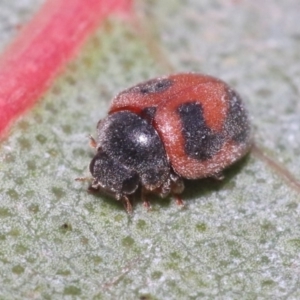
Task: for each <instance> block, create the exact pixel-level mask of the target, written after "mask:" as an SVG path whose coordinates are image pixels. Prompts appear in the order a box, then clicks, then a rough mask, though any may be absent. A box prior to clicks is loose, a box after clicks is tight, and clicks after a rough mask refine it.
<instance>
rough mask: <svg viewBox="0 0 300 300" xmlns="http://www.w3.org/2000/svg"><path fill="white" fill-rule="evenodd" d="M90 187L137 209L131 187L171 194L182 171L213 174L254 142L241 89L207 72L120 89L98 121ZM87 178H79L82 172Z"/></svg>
mask: <svg viewBox="0 0 300 300" xmlns="http://www.w3.org/2000/svg"><path fill="white" fill-rule="evenodd" d="M90 138H91V140H90V144H91V146H93V147H94V148H96V155H95V156H94V158H93V159H92V161H91V163H90V166H89V168H90V172H91V174H92V178H91V179H92V183H91V185H90V188H89V190H90V191H101V192H104V193H106V194H109V195H111V196H113V197H114V198H115V199H116V200H120V201H122V202H123V203H124V206H125V208H126V210H127V211H128V212H131V211H132V205H131V201H130V197H131V195H133V194H135V193H136V191H137V190H138V188H139V187H141V191H142V192H141V193H142V198H143V200H144V205H145V206H146V207H148V208H150V203H149V202H148V200H147V194H149V193H153V194H158V195H159V196H161V197H165V196H167V195H169V194H172V195H173V196H174V197H175V198H176V199H177V202H178V203H181V204H182V201H181V199H180V197H179V194H181V193H182V192H183V190H184V183H183V179H200V178H206V177H214V178H217V179H222V171H223V170H224V169H225V168H227V167H228V166H230V165H232V164H233V163H234V162H236V161H237V160H239V159H240V158H241V157H243V156H244V155H245V154H246V153H247V152H248V151H249V149H250V147H251V129H250V124H249V118H248V114H247V111H246V109H245V107H244V104H243V103H242V100H241V98H240V96H239V95H238V94H237V92H236V91H234V90H233V89H232V88H231V87H229V86H228V85H227V84H226V83H224V82H223V81H221V80H219V79H217V78H214V77H211V76H208V75H202V74H196V73H181V74H175V75H170V76H166V77H159V78H155V79H152V80H148V81H145V82H143V83H140V84H138V85H135V86H133V87H131V88H129V89H126V90H125V91H123V92H121V93H119V94H118V95H117V96H116V97H115V98H114V99H113V101H112V104H111V107H110V110H109V113H108V116H107V117H106V118H105V119H103V120H100V121H99V122H98V125H97V141H96V140H94V139H93V138H92V137H90ZM84 179H85V178H78V180H84Z"/></svg>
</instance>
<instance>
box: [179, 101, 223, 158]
mask: <svg viewBox="0 0 300 300" xmlns="http://www.w3.org/2000/svg"><path fill="white" fill-rule="evenodd" d="M177 111H178V114H179V116H180V119H181V122H182V134H183V137H184V150H185V153H186V154H187V155H188V156H189V157H191V158H194V159H197V160H207V159H210V158H212V157H213V156H214V154H215V153H216V152H218V151H219V150H220V148H221V147H222V144H223V142H224V137H223V136H222V135H221V134H218V133H214V132H213V131H212V130H211V129H210V128H209V127H208V126H207V124H206V122H205V119H204V116H203V108H202V106H201V104H200V103H198V102H195V101H191V102H188V103H184V104H181V105H180V106H179V107H178V109H177Z"/></svg>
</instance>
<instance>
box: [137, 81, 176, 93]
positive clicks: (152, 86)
mask: <svg viewBox="0 0 300 300" xmlns="http://www.w3.org/2000/svg"><path fill="white" fill-rule="evenodd" d="M172 85H173V81H172V80H170V79H167V78H164V79H152V80H149V81H146V82H143V83H141V84H138V85H136V86H135V87H133V89H134V90H135V91H137V92H138V93H141V94H144V95H147V94H154V93H161V92H164V91H166V90H167V89H168V88H169V87H171V86H172Z"/></svg>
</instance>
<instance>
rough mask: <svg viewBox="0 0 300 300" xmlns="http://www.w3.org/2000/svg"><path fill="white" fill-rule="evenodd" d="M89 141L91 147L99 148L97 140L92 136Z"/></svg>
mask: <svg viewBox="0 0 300 300" xmlns="http://www.w3.org/2000/svg"><path fill="white" fill-rule="evenodd" d="M89 139H90V147H92V148H97V142H96V140H95V139H94V138H93V137H92V136H91V135H89Z"/></svg>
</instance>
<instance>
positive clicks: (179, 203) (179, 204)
mask: <svg viewBox="0 0 300 300" xmlns="http://www.w3.org/2000/svg"><path fill="white" fill-rule="evenodd" d="M172 196H173V198H174V199H175V202H176V204H177V205H178V206H181V207H185V203H184V202H183V200H182V198H181V197H180V195H179V194H175V193H172Z"/></svg>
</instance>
